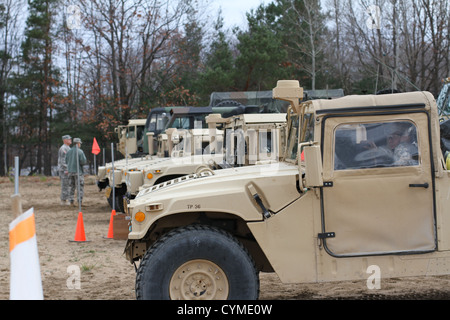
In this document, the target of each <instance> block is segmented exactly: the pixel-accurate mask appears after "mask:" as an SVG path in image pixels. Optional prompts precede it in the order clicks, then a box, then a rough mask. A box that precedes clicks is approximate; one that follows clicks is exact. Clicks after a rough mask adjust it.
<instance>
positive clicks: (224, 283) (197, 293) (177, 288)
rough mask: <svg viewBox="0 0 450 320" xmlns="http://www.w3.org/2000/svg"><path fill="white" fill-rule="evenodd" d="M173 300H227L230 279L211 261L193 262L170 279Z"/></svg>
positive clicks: (178, 270) (200, 260)
mask: <svg viewBox="0 0 450 320" xmlns="http://www.w3.org/2000/svg"><path fill="white" fill-rule="evenodd" d="M169 285H170V298H171V299H172V300H213V299H214V300H225V299H227V297H228V293H229V287H228V279H227V277H226V275H225V273H224V272H223V270H222V269H221V268H220V267H218V266H217V265H216V264H215V263H213V262H211V261H209V260H203V259H199V260H191V261H188V262H186V263H184V264H183V265H182V266H180V267H179V268H178V269H177V270H176V271H175V272H174V274H173V276H172V278H171V279H170V284H169Z"/></svg>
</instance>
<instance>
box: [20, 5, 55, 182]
mask: <svg viewBox="0 0 450 320" xmlns="http://www.w3.org/2000/svg"><path fill="white" fill-rule="evenodd" d="M57 4H58V1H57V0H29V1H28V7H29V16H28V19H27V21H26V28H25V40H24V41H23V43H22V61H21V69H22V72H21V74H19V75H17V76H16V79H15V80H16V81H15V82H16V84H17V88H16V89H17V92H16V96H17V98H18V101H17V106H18V108H20V111H21V113H20V116H21V117H23V116H26V117H27V119H28V121H29V122H31V123H28V131H29V134H30V137H29V138H30V142H31V143H35V148H36V153H35V154H36V170H37V172H38V173H42V168H44V172H43V173H44V174H45V175H51V164H52V150H51V138H52V117H53V109H54V102H53V100H52V99H53V97H54V94H55V92H56V89H57V86H58V81H57V75H58V72H57V68H56V67H55V66H54V61H53V51H54V37H55V35H54V34H53V32H52V26H53V24H54V23H55V21H54V16H55V12H56V8H57ZM30 116H31V117H30ZM19 120H21V121H25V119H19ZM33 147H34V146H33Z"/></svg>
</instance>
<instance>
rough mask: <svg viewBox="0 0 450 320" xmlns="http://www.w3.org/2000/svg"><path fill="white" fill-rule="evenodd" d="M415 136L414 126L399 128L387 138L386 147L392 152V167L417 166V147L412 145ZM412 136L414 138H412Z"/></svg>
mask: <svg viewBox="0 0 450 320" xmlns="http://www.w3.org/2000/svg"><path fill="white" fill-rule="evenodd" d="M415 135H416V132H415V128H414V126H412V125H411V126H410V127H409V128H405V126H403V127H400V128H399V129H397V130H395V131H394V132H393V133H391V134H390V135H389V136H388V137H387V146H388V148H389V149H390V150H391V151H392V153H393V157H394V163H393V165H394V166H414V165H417V164H418V158H417V157H415V156H416V155H417V154H418V151H417V150H418V149H417V145H415V144H413V140H414V137H415ZM413 136H414V137H413Z"/></svg>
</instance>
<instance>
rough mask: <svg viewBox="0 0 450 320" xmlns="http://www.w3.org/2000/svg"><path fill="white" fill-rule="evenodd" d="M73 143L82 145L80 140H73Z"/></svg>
mask: <svg viewBox="0 0 450 320" xmlns="http://www.w3.org/2000/svg"><path fill="white" fill-rule="evenodd" d="M73 143H82V142H81V139H80V138H75V139H73Z"/></svg>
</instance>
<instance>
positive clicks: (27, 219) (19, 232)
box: [9, 157, 44, 300]
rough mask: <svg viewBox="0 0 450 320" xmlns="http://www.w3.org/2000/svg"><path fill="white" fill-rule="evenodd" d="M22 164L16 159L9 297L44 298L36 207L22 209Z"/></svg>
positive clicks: (15, 298) (10, 228)
mask: <svg viewBox="0 0 450 320" xmlns="http://www.w3.org/2000/svg"><path fill="white" fill-rule="evenodd" d="M16 158H17V157H16ZM18 167H19V166H18V160H17V159H16V179H15V183H16V185H15V194H14V195H13V196H12V197H11V198H12V210H13V213H14V216H15V219H14V220H13V221H12V222H11V223H10V224H9V255H10V260H11V269H10V295H9V298H10V300H43V299H44V296H43V291H42V281H41V271H40V269H41V268H40V265H39V255H38V248H37V240H36V224H35V219H34V210H33V208H31V209H29V210H28V211H27V212H25V213H22V204H21V199H20V194H19V193H18V183H19V179H18V177H19V175H18V169H19V168H18Z"/></svg>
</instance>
